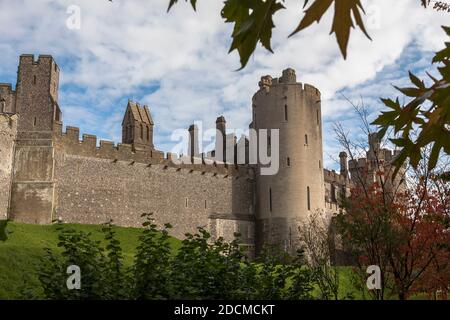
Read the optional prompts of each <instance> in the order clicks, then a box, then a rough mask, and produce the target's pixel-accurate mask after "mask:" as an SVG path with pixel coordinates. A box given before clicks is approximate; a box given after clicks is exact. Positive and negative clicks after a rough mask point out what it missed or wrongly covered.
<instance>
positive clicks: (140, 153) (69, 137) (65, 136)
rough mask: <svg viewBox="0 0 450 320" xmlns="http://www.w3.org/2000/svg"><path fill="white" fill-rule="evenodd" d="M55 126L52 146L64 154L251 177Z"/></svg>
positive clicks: (246, 170) (246, 171)
mask: <svg viewBox="0 0 450 320" xmlns="http://www.w3.org/2000/svg"><path fill="white" fill-rule="evenodd" d="M55 127H56V128H55V147H56V148H57V149H58V150H61V152H63V153H66V154H71V155H77V156H84V157H93V158H98V159H108V160H112V161H113V162H118V161H124V162H128V163H129V164H134V163H143V164H146V165H158V164H159V165H162V166H163V167H170V168H177V169H188V170H194V171H200V172H202V173H212V174H217V175H233V176H242V177H245V178H253V170H252V169H251V168H250V167H249V166H245V165H244V166H242V165H231V164H225V163H215V162H214V161H211V160H208V159H206V157H200V158H197V159H195V161H194V162H193V163H192V164H189V163H182V164H177V163H176V162H174V161H173V159H175V158H176V156H175V155H173V154H171V153H167V155H166V156H165V154H164V152H162V151H158V150H147V149H140V150H134V149H133V147H132V145H130V144H121V143H119V144H117V145H115V144H114V142H112V141H105V140H100V142H99V143H97V137H96V136H95V135H91V134H83V135H82V139H81V140H80V129H79V128H76V127H70V126H67V127H66V131H65V132H63V131H62V124H61V123H59V124H57V125H56V126H55Z"/></svg>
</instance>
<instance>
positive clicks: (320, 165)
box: [319, 160, 322, 169]
mask: <svg viewBox="0 0 450 320" xmlns="http://www.w3.org/2000/svg"><path fill="white" fill-rule="evenodd" d="M319 169H322V163H321V162H320V160H319Z"/></svg>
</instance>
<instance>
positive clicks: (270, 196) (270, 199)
mask: <svg viewBox="0 0 450 320" xmlns="http://www.w3.org/2000/svg"><path fill="white" fill-rule="evenodd" d="M269 210H270V212H272V188H269Z"/></svg>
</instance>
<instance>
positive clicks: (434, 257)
mask: <svg viewBox="0 0 450 320" xmlns="http://www.w3.org/2000/svg"><path fill="white" fill-rule="evenodd" d="M385 192H387V191H386V190H383V189H380V187H379V186H377V185H374V186H373V188H371V190H370V191H369V192H363V191H362V190H361V188H358V187H357V188H355V189H354V190H352V195H351V197H350V198H349V199H348V200H347V201H346V202H345V203H344V207H345V210H346V213H345V214H344V213H341V214H339V215H338V223H339V228H340V231H341V234H342V235H343V239H344V241H345V243H346V247H347V248H348V249H349V250H350V251H351V252H353V253H354V254H355V256H357V258H358V262H359V264H360V265H361V266H367V265H378V266H379V267H380V269H381V275H382V291H381V293H380V296H379V297H378V298H380V299H383V298H384V291H385V288H387V287H388V284H389V282H391V283H392V284H393V290H392V292H393V293H396V294H397V295H398V298H399V299H406V298H408V296H409V295H410V294H412V293H413V292H430V293H432V292H436V291H437V290H440V291H442V292H444V293H445V294H446V293H447V291H448V286H449V281H450V279H449V276H448V275H449V274H450V272H449V270H450V269H449V268H450V264H449V251H448V247H446V244H448V243H449V242H450V237H449V234H448V231H447V227H446V225H445V224H444V223H443V221H444V220H445V218H446V217H448V214H449V208H450V206H449V200H448V197H447V195H445V196H444V197H442V194H441V192H440V191H439V190H438V189H436V188H432V187H430V186H428V185H427V184H426V181H425V180H423V181H421V183H420V184H419V185H418V186H417V188H415V189H409V190H406V191H404V192H398V193H397V194H396V197H395V199H394V200H393V201H388V202H386V201H385V199H386V194H385Z"/></svg>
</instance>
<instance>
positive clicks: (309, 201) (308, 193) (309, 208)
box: [306, 186, 311, 210]
mask: <svg viewBox="0 0 450 320" xmlns="http://www.w3.org/2000/svg"><path fill="white" fill-rule="evenodd" d="M306 198H307V199H306V200H307V204H308V210H311V197H310V192H309V186H308V187H306Z"/></svg>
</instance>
